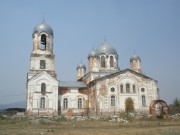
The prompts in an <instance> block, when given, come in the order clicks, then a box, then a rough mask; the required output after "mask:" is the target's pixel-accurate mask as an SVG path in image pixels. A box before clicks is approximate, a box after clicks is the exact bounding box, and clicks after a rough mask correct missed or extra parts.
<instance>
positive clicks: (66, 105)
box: [63, 98, 68, 109]
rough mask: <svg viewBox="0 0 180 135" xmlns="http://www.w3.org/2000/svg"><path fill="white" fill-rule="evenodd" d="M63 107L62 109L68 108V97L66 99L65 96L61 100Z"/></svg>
mask: <svg viewBox="0 0 180 135" xmlns="http://www.w3.org/2000/svg"><path fill="white" fill-rule="evenodd" d="M63 108H64V109H66V108H68V99H67V98H65V99H64V100H63Z"/></svg>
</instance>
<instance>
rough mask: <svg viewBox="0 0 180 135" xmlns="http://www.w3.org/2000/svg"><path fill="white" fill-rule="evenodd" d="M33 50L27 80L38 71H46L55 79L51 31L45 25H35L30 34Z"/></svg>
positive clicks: (43, 23)
mask: <svg viewBox="0 0 180 135" xmlns="http://www.w3.org/2000/svg"><path fill="white" fill-rule="evenodd" d="M32 38H33V49H32V52H31V58H30V72H29V73H28V79H30V78H31V77H33V76H34V75H35V74H37V73H38V72H40V71H46V72H47V73H49V74H50V75H51V76H52V77H54V78H56V73H55V68H54V58H55V56H54V54H53V30H52V28H51V27H50V26H49V25H48V24H47V23H46V22H44V21H43V22H41V23H40V24H38V25H36V26H35V27H34V30H33V34H32Z"/></svg>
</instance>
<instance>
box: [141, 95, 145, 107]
mask: <svg viewBox="0 0 180 135" xmlns="http://www.w3.org/2000/svg"><path fill="white" fill-rule="evenodd" d="M142 106H146V97H145V96H144V95H142Z"/></svg>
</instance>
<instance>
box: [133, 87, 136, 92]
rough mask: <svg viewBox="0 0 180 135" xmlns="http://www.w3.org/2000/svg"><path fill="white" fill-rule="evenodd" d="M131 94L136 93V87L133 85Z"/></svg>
mask: <svg viewBox="0 0 180 135" xmlns="http://www.w3.org/2000/svg"><path fill="white" fill-rule="evenodd" d="M133 92H134V93H136V86H135V85H133Z"/></svg>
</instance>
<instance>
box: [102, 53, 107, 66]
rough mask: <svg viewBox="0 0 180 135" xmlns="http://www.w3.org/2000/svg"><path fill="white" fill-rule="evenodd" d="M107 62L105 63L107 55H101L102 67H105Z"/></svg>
mask: <svg viewBox="0 0 180 135" xmlns="http://www.w3.org/2000/svg"><path fill="white" fill-rule="evenodd" d="M105 66H106V63H105V57H104V56H101V67H105Z"/></svg>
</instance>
